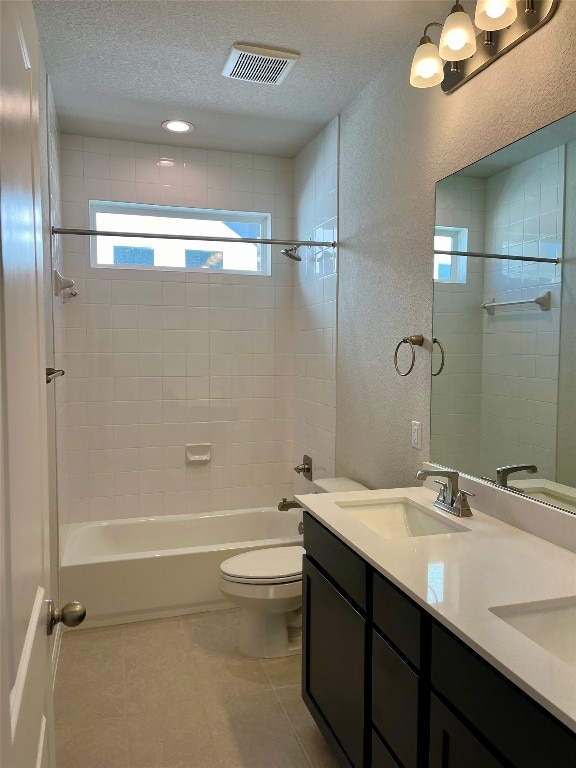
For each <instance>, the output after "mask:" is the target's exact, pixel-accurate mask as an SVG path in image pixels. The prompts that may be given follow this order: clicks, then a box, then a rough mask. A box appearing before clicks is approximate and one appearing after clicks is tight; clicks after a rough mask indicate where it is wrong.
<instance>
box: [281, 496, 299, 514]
mask: <svg viewBox="0 0 576 768" xmlns="http://www.w3.org/2000/svg"><path fill="white" fill-rule="evenodd" d="M289 509H302V507H301V506H300V504H298V502H297V501H288V499H287V498H283V499H282V501H281V502H280V504H278V512H287V511H288V510H289Z"/></svg>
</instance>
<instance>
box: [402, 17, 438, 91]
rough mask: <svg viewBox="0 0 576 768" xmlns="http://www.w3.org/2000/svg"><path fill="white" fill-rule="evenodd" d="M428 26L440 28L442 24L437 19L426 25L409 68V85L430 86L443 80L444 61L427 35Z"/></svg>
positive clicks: (416, 86) (417, 86)
mask: <svg viewBox="0 0 576 768" xmlns="http://www.w3.org/2000/svg"><path fill="white" fill-rule="evenodd" d="M430 27H440V28H442V24H439V23H438V22H437V21H432V22H430V24H427V25H426V27H425V29H424V34H423V35H422V37H421V38H420V43H419V45H418V48H416V52H415V54H414V58H413V59H412V69H411V70H410V85H413V86H414V88H431V87H432V86H434V85H438V84H439V83H441V82H442V80H444V62H443V61H442V59H441V58H440V54H439V53H438V48H437V47H436V46H435V45H434V43H433V42H432V40H431V38H430V37H428V30H429V29H430Z"/></svg>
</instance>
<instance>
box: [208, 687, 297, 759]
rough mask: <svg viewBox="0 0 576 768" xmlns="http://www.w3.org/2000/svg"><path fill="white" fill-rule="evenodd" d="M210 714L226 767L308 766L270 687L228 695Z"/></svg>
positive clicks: (213, 731) (214, 733)
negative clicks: (267, 689)
mask: <svg viewBox="0 0 576 768" xmlns="http://www.w3.org/2000/svg"><path fill="white" fill-rule="evenodd" d="M210 716H211V721H212V733H213V736H214V738H215V740H216V742H217V744H218V745H219V747H220V750H221V759H222V761H223V763H224V765H225V766H226V767H227V768H310V763H309V762H308V759H307V757H306V755H305V753H304V751H303V749H302V747H301V745H300V743H299V741H298V739H297V738H296V736H295V734H294V731H293V730H292V728H291V727H290V723H289V721H288V719H287V717H286V715H285V713H284V711H283V709H282V707H281V705H280V703H279V701H278V699H277V697H276V694H275V693H274V691H265V692H264V693H258V694H252V695H249V696H245V695H244V696H232V697H228V698H226V699H225V700H224V701H221V702H219V704H218V705H216V706H214V707H213V708H211V709H210Z"/></svg>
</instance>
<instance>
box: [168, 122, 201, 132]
mask: <svg viewBox="0 0 576 768" xmlns="http://www.w3.org/2000/svg"><path fill="white" fill-rule="evenodd" d="M162 128H164V130H165V131H172V132H173V133H188V131H193V130H194V126H193V125H192V123H187V122H186V120H164V122H163V123H162Z"/></svg>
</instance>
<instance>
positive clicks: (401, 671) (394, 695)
mask: <svg viewBox="0 0 576 768" xmlns="http://www.w3.org/2000/svg"><path fill="white" fill-rule="evenodd" d="M372 722H373V723H374V726H375V727H376V728H377V729H378V730H379V731H380V733H381V734H382V736H383V737H384V739H385V740H386V742H387V743H388V744H389V745H390V749H391V750H392V751H393V752H394V753H395V755H396V756H397V757H398V759H399V760H400V762H401V764H402V765H403V766H404V768H416V765H417V760H418V675H416V674H415V673H414V672H413V671H412V670H411V669H410V667H409V666H408V664H406V662H405V661H404V660H403V659H401V658H400V656H399V655H398V654H397V653H396V651H394V650H392V648H391V647H390V646H389V645H388V643H387V642H386V641H385V640H383V639H382V638H381V637H380V635H379V634H378V633H377V632H373V633H372Z"/></svg>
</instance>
